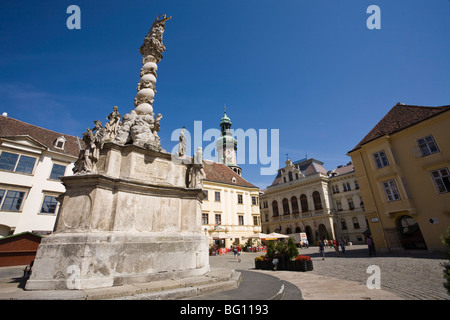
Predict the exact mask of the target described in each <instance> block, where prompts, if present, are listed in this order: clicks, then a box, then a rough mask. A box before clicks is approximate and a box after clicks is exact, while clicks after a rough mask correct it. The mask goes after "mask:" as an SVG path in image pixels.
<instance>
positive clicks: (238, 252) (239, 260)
mask: <svg viewBox="0 0 450 320" xmlns="http://www.w3.org/2000/svg"><path fill="white" fill-rule="evenodd" d="M237 258H238V262H241V246H238V247H237Z"/></svg>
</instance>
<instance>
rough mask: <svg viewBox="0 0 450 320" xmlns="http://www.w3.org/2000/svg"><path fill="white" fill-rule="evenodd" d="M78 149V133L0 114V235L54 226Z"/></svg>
mask: <svg viewBox="0 0 450 320" xmlns="http://www.w3.org/2000/svg"><path fill="white" fill-rule="evenodd" d="M79 151H80V140H79V139H78V138H77V137H74V136H69V135H66V134H61V133H57V132H54V131H50V130H47V129H43V128H40V127H37V126H34V125H31V124H28V123H25V122H22V121H19V120H16V119H13V118H9V117H7V116H6V115H2V116H0V236H7V235H11V234H16V233H20V232H24V231H31V232H33V233H37V234H49V233H51V232H52V231H53V227H54V225H55V220H56V217H57V213H58V209H59V204H58V201H57V197H58V196H59V195H60V194H62V193H64V191H65V188H64V186H63V185H62V183H61V181H60V180H59V178H58V177H60V176H64V175H71V174H72V168H73V163H74V162H75V161H76V159H77V157H78V154H79Z"/></svg>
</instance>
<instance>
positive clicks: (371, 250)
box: [366, 235, 377, 257]
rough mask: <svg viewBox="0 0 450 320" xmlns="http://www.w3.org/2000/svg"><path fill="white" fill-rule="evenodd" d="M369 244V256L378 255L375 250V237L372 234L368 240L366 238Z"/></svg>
mask: <svg viewBox="0 0 450 320" xmlns="http://www.w3.org/2000/svg"><path fill="white" fill-rule="evenodd" d="M366 243H367V246H368V248H369V256H374V257H376V255H377V254H376V252H375V245H374V243H373V239H372V236H371V235H370V236H369V237H368V238H367V240H366Z"/></svg>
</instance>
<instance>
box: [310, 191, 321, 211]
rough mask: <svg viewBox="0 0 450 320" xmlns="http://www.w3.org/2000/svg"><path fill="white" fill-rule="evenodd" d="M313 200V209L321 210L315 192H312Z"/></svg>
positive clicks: (317, 193) (319, 201) (318, 198)
mask: <svg viewBox="0 0 450 320" xmlns="http://www.w3.org/2000/svg"><path fill="white" fill-rule="evenodd" d="M312 195H313V200H314V209H315V210H321V209H322V201H321V200H320V193H319V192H317V191H314V192H313V194H312Z"/></svg>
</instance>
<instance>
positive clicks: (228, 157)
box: [225, 149, 233, 163]
mask: <svg viewBox="0 0 450 320" xmlns="http://www.w3.org/2000/svg"><path fill="white" fill-rule="evenodd" d="M225 157H226V162H227V163H230V162H232V161H233V159H232V153H231V150H230V149H227V150H225Z"/></svg>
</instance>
